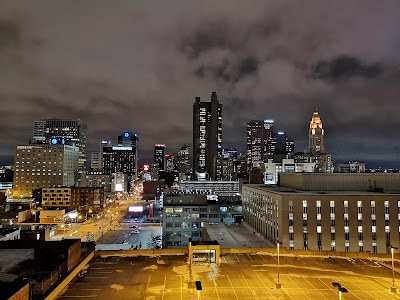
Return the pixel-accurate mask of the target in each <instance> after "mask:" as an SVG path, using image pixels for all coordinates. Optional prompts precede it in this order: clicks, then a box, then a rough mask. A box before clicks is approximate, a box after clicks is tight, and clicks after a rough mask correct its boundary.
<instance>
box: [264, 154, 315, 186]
mask: <svg viewBox="0 0 400 300" xmlns="http://www.w3.org/2000/svg"><path fill="white" fill-rule="evenodd" d="M264 166H265V173H264V183H265V184H277V183H278V174H280V173H285V172H286V173H303V172H304V173H312V172H314V170H315V163H306V162H300V163H297V162H295V160H294V159H282V162H280V163H275V162H273V161H272V159H269V160H268V162H267V163H265V164H264Z"/></svg>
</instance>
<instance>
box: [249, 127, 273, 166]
mask: <svg viewBox="0 0 400 300" xmlns="http://www.w3.org/2000/svg"><path fill="white" fill-rule="evenodd" d="M273 128H274V121H272V120H264V121H261V120H252V121H251V122H250V123H247V165H248V167H249V168H250V169H251V168H252V167H254V166H255V165H259V164H260V163H262V162H266V161H267V159H268V156H269V154H268V147H267V143H268V139H269V138H270V137H272V134H273Z"/></svg>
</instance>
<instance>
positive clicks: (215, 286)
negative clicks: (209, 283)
mask: <svg viewBox="0 0 400 300" xmlns="http://www.w3.org/2000/svg"><path fill="white" fill-rule="evenodd" d="M212 280H213V281H214V288H215V292H216V293H217V297H218V300H221V298H220V297H219V294H218V288H217V283H216V282H215V278H214V275H213V276H212Z"/></svg>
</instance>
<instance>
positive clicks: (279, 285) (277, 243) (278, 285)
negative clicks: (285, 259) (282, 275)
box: [276, 240, 282, 289]
mask: <svg viewBox="0 0 400 300" xmlns="http://www.w3.org/2000/svg"><path fill="white" fill-rule="evenodd" d="M280 244H282V242H279V240H277V241H276V249H277V251H278V279H277V281H276V288H277V289H280V288H281V287H282V284H281V283H280V282H279V246H280Z"/></svg>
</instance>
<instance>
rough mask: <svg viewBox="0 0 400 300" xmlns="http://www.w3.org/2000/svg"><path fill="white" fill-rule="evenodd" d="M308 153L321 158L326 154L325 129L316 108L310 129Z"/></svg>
mask: <svg viewBox="0 0 400 300" xmlns="http://www.w3.org/2000/svg"><path fill="white" fill-rule="evenodd" d="M308 151H309V153H310V154H311V155H312V156H319V155H321V154H324V153H325V146H324V128H323V125H322V120H321V118H320V116H319V113H318V110H317V108H315V111H314V113H313V115H312V118H311V121H310V129H309V131H308Z"/></svg>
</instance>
